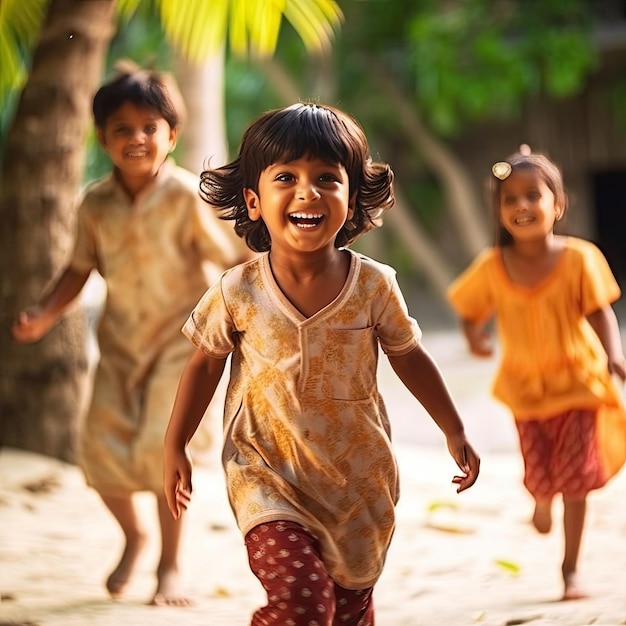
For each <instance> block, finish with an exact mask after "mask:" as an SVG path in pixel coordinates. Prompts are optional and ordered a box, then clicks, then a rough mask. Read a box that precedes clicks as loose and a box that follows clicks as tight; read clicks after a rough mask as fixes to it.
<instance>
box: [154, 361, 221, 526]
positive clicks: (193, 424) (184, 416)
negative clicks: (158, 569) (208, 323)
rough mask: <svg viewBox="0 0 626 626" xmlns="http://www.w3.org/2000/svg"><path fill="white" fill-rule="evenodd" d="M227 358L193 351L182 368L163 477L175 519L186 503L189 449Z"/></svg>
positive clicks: (188, 488) (169, 428)
mask: <svg viewBox="0 0 626 626" xmlns="http://www.w3.org/2000/svg"><path fill="white" fill-rule="evenodd" d="M225 364H226V359H214V358H212V357H210V356H208V355H206V354H205V353H204V352H202V351H201V350H196V351H195V352H194V354H193V355H192V357H191V358H190V359H189V361H188V363H187V365H186V366H185V369H184V370H183V373H182V376H181V378H180V382H179V383H178V391H177V393H176V399H175V400H174V406H173V408H172V414H171V416H170V421H169V424H168V427H167V432H166V433H165V454H164V459H163V472H164V473H163V477H164V488H165V497H166V499H167V504H168V506H169V509H170V511H171V512H172V515H173V516H174V518H175V519H178V518H179V517H180V516H181V513H182V510H183V509H186V508H187V506H188V505H189V500H190V498H191V491H192V486H191V473H192V463H191V457H190V455H189V451H188V444H189V442H190V441H191V438H192V437H193V435H194V433H195V432H196V430H197V428H198V425H199V424H200V422H201V421H202V417H203V416H204V413H205V411H206V409H207V407H208V406H209V402H211V399H212V398H213V395H214V394H215V390H216V388H217V385H218V384H219V382H220V378H221V377H222V373H223V372H224V365H225Z"/></svg>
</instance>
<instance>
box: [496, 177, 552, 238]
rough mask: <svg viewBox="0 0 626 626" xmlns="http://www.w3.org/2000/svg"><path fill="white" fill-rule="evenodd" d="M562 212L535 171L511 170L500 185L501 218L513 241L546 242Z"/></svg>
mask: <svg viewBox="0 0 626 626" xmlns="http://www.w3.org/2000/svg"><path fill="white" fill-rule="evenodd" d="M562 212H563V207H561V206H558V203H555V197H554V194H553V193H552V191H551V190H550V188H549V187H548V186H547V185H546V183H545V181H544V180H543V178H542V177H541V176H540V175H539V174H538V172H537V170H535V169H534V168H528V169H519V170H517V171H514V172H513V173H512V174H511V175H510V176H509V177H508V178H507V179H506V180H504V181H502V183H501V185H500V219H501V221H502V225H503V226H504V228H505V229H506V230H507V231H508V232H509V233H510V234H511V236H512V237H513V239H514V241H533V240H539V239H545V238H546V237H547V236H548V235H549V234H551V233H552V230H553V228H554V222H555V221H557V220H558V219H560V217H561V215H562Z"/></svg>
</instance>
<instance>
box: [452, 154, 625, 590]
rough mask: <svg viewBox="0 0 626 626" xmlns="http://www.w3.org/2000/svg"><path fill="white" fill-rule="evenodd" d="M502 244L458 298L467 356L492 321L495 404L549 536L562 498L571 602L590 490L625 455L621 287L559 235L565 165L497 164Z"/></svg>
mask: <svg viewBox="0 0 626 626" xmlns="http://www.w3.org/2000/svg"><path fill="white" fill-rule="evenodd" d="M492 171H493V175H492V176H491V178H490V181H489V183H490V191H491V200H492V204H493V210H494V218H495V223H496V225H497V235H496V245H495V246H494V247H492V248H489V249H487V250H485V251H484V252H483V253H482V254H480V255H479V256H478V257H477V258H476V259H475V260H474V262H473V263H472V264H471V265H470V267H469V268H468V269H466V270H465V271H464V272H463V273H462V274H461V275H460V276H459V277H458V278H457V280H456V281H455V282H454V283H453V284H452V285H451V287H450V290H449V294H448V295H449V300H450V303H451V305H452V307H453V308H454V310H455V311H456V312H457V313H458V315H459V316H460V318H461V321H462V327H463V331H464V334H465V336H466V338H467V342H468V345H469V349H470V351H471V352H472V353H473V354H474V355H476V356H480V357H482V356H490V355H491V354H492V353H493V347H492V344H491V341H490V336H489V333H488V329H487V325H488V323H489V322H490V321H491V319H492V318H494V317H495V321H496V328H497V336H498V339H499V344H500V348H501V352H502V355H501V361H500V365H499V369H498V371H497V375H496V378H495V381H494V387H493V393H494V395H495V397H496V398H497V399H499V400H501V401H502V402H503V403H504V404H505V405H507V406H508V407H509V408H510V409H511V411H512V413H513V416H514V418H515V425H516V427H517V431H518V433H519V442H520V450H521V454H522V458H523V461H524V468H525V474H524V485H525V486H526V488H527V489H528V491H529V492H530V494H531V496H532V497H533V499H534V501H535V510H534V514H533V517H532V521H533V524H534V526H535V528H536V529H537V530H538V531H539V532H540V533H548V532H549V531H550V529H551V526H552V503H553V500H554V498H555V496H556V495H557V494H561V496H562V499H563V520H562V522H563V530H564V536H565V549H564V556H563V562H562V566H561V570H562V577H563V596H562V597H563V599H564V600H569V599H575V598H580V597H583V596H584V595H585V593H584V591H583V589H582V587H581V586H580V584H579V582H578V580H577V576H576V575H577V571H578V558H579V552H580V546H581V540H582V535H583V528H584V522H585V513H586V501H587V494H588V493H589V492H590V491H592V490H593V489H599V488H600V487H602V486H604V485H605V484H606V482H607V481H608V480H609V478H611V477H612V476H613V475H614V474H615V473H616V472H617V471H618V470H619V469H620V468H621V467H622V465H623V463H624V460H625V458H626V412H625V410H624V405H623V402H622V400H621V394H620V390H619V389H618V386H617V385H615V384H614V380H613V379H612V376H613V377H617V378H619V379H620V380H621V381H622V383H623V381H624V380H625V379H626V361H625V359H624V352H623V349H622V344H621V338H620V332H619V327H618V322H617V318H616V316H615V313H614V311H613V308H612V307H611V304H612V303H613V302H615V301H616V300H617V299H618V298H619V297H620V290H619V287H618V285H617V283H616V281H615V278H614V277H613V274H612V273H611V270H610V269H609V266H608V264H607V261H606V259H605V258H604V256H603V255H602V253H601V252H600V251H599V250H598V248H597V247H596V246H595V245H594V244H592V243H590V242H588V241H584V240H582V239H579V238H576V237H567V236H562V235H556V234H555V233H554V226H555V223H556V222H558V221H559V220H561V219H562V218H563V216H564V215H565V210H566V207H567V199H566V193H565V189H564V185H563V180H562V177H561V172H560V171H559V169H558V168H557V166H556V165H555V164H554V163H552V162H551V161H550V160H549V159H548V158H547V157H546V156H544V155H541V154H531V153H530V151H529V149H528V148H527V147H525V149H524V150H523V151H520V153H518V154H515V155H514V156H512V157H511V158H509V159H507V160H506V161H501V162H499V163H496V164H495V165H494V166H493V170H492Z"/></svg>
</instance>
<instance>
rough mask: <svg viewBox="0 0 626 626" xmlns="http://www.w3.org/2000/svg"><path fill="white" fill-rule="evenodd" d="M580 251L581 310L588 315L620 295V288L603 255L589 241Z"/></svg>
mask: <svg viewBox="0 0 626 626" xmlns="http://www.w3.org/2000/svg"><path fill="white" fill-rule="evenodd" d="M581 251H582V276H581V287H582V310H583V314H584V315H589V314H591V313H593V312H594V311H597V310H598V309H601V308H602V307H604V306H606V305H607V304H611V303H613V302H615V301H616V300H618V299H619V297H620V296H621V291H620V288H619V286H618V284H617V281H616V280H615V277H614V276H613V272H612V271H611V268H610V267H609V264H608V262H607V260H606V258H605V256H604V255H603V254H602V252H600V250H599V249H598V248H597V247H596V246H595V245H593V244H592V243H590V242H586V245H584V246H583V247H581Z"/></svg>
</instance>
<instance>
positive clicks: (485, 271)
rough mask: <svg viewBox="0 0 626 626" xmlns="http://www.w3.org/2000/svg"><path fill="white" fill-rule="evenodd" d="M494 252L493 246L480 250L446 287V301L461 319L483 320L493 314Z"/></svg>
mask: <svg viewBox="0 0 626 626" xmlns="http://www.w3.org/2000/svg"><path fill="white" fill-rule="evenodd" d="M495 254H496V253H495V251H494V250H493V248H489V249H488V250H485V251H484V252H482V253H481V254H480V255H479V256H478V257H476V259H475V260H474V261H473V262H472V263H471V264H470V266H469V267H468V268H467V269H466V270H465V271H464V272H462V273H461V274H460V276H459V277H458V278H457V279H456V280H455V281H454V282H453V283H452V284H451V285H450V287H449V288H448V291H447V294H446V295H447V298H448V302H449V303H450V306H451V307H452V308H453V309H454V311H455V312H456V314H457V315H458V316H459V317H460V318H461V319H464V320H467V321H470V322H484V321H487V320H488V319H489V318H490V317H491V316H492V315H493V314H494V312H495V298H494V288H495V285H494V283H495V280H494V276H493V265H494V261H495Z"/></svg>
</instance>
